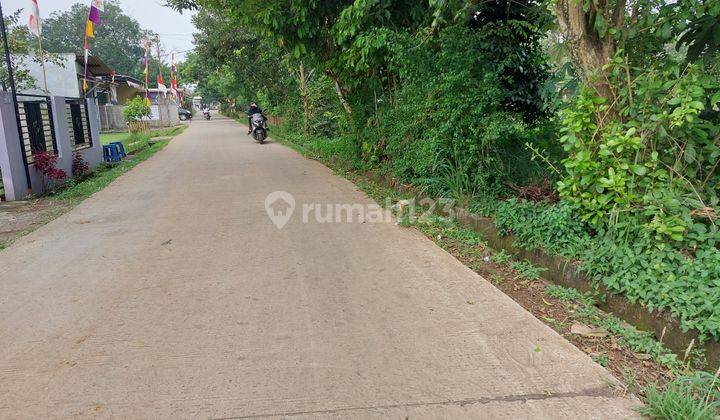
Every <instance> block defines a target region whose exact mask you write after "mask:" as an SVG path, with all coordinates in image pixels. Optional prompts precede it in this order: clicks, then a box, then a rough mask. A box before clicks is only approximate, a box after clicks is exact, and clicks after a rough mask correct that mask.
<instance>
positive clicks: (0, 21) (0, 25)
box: [0, 3, 32, 188]
mask: <svg viewBox="0 0 720 420" xmlns="http://www.w3.org/2000/svg"><path fill="white" fill-rule="evenodd" d="M0 30H2V41H3V47H5V65H7V73H8V84H9V85H10V94H11V95H12V101H13V107H14V109H15V122H16V123H17V130H18V139H20V151H21V154H22V159H23V164H24V165H25V179H27V184H28V188H31V187H32V183H31V181H30V168H29V167H28V162H27V156H25V142H24V141H23V136H22V123H21V122H20V108H19V106H18V100H17V90H16V89H15V75H14V74H13V69H12V60H11V59H10V47H9V46H8V40H7V28H6V27H5V15H4V14H3V11H2V3H0Z"/></svg>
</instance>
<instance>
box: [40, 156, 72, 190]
mask: <svg viewBox="0 0 720 420" xmlns="http://www.w3.org/2000/svg"><path fill="white" fill-rule="evenodd" d="M57 159H58V157H57V155H56V154H55V153H52V152H36V153H33V160H34V161H35V165H34V166H35V170H36V171H38V172H40V173H41V174H42V175H43V190H44V191H50V192H53V191H55V190H56V189H57V188H58V187H59V186H60V185H62V184H63V182H62V181H63V180H64V179H67V173H66V172H65V171H64V170H62V169H59V168H57V167H56V166H55V164H56V163H57Z"/></svg>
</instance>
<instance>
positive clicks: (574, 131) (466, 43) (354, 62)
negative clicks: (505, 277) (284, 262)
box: [170, 0, 720, 418]
mask: <svg viewBox="0 0 720 420" xmlns="http://www.w3.org/2000/svg"><path fill="white" fill-rule="evenodd" d="M170 3H171V4H174V5H175V6H176V7H178V8H181V9H188V8H197V9H199V11H198V14H197V17H196V18H195V23H196V25H197V27H198V29H199V33H198V34H197V35H196V49H195V51H194V52H192V53H191V54H190V55H189V57H188V61H187V62H186V63H185V65H184V66H183V68H182V69H181V72H182V73H184V76H185V78H186V79H192V80H196V81H198V82H199V83H200V84H199V92H200V94H201V95H203V97H207V98H213V99H218V100H220V101H221V102H222V103H223V105H224V112H226V113H228V114H234V113H235V114H237V113H242V112H243V111H244V109H243V108H244V107H245V106H246V104H247V103H249V102H250V101H251V100H255V101H258V102H259V103H260V104H261V105H262V106H263V107H264V108H265V109H266V110H268V111H269V112H270V113H271V114H272V115H275V116H277V117H278V118H280V120H281V126H280V127H272V128H271V129H274V130H276V131H275V132H276V133H279V134H280V135H281V137H283V138H284V140H285V141H287V142H288V143H291V144H293V145H294V147H296V148H298V149H299V150H301V151H303V152H304V153H306V154H307V155H309V156H313V157H316V158H318V159H320V160H322V161H324V162H326V163H327V164H329V165H330V166H334V167H336V168H337V167H339V168H343V169H342V170H343V171H351V172H352V173H354V174H363V173H367V172H372V173H374V174H381V175H383V176H385V177H387V178H391V179H392V180H393V184H394V185H395V186H407V187H409V188H411V189H413V190H414V191H416V192H420V193H422V194H424V195H430V196H436V197H450V198H453V199H455V200H456V201H457V202H458V203H460V204H462V205H463V206H465V207H468V208H469V209H471V210H472V211H474V212H476V213H478V214H482V215H485V216H490V217H492V218H493V219H494V220H495V222H496V224H497V226H498V227H499V228H500V229H501V230H502V231H503V232H506V233H513V234H514V235H515V236H516V237H517V238H518V245H520V246H523V247H528V248H543V249H545V250H547V251H550V252H552V253H555V254H558V255H562V256H565V257H569V258H571V259H573V260H577V261H580V263H581V266H582V268H583V270H584V271H585V272H586V274H588V275H589V276H590V277H591V278H592V279H593V281H594V282H595V284H596V285H597V286H603V288H604V289H605V290H607V291H608V292H610V293H615V294H619V295H622V296H625V297H626V298H627V299H628V300H630V301H631V302H638V303H640V304H642V305H644V306H645V307H646V308H648V309H650V310H665V311H669V312H670V313H671V314H672V315H673V316H675V317H676V318H677V319H678V320H679V321H680V322H681V324H682V327H683V328H684V329H686V330H692V331H695V332H697V334H698V343H696V345H699V344H701V343H704V342H709V341H720V248H719V246H720V229H718V222H720V218H719V217H720V202H719V201H720V198H719V197H718V195H719V193H720V168H719V167H718V166H720V165H719V162H720V109H719V108H718V105H719V103H720V77H719V76H720V67H718V66H719V64H718V53H719V47H720V42H719V41H718V40H720V36H718V34H720V2H718V1H717V0H704V1H697V0H680V1H677V2H670V1H664V0H615V1H608V2H596V1H580V2H578V1H572V0H555V1H552V2H547V1H544V0H523V1H505V0H497V1H491V2H477V1H468V0H448V1H434V0H431V1H429V2H411V3H407V2H399V1H376V0H356V1H352V2H351V1H341V2H338V1H329V0H327V1H316V2H289V1H287V0H271V1H269V2H264V3H263V5H262V6H261V5H260V4H258V3H254V2H241V1H232V0H231V1H229V2H228V1H226V0H223V1H220V0H171V1H170ZM228 10H230V11H228ZM273 11H286V12H273ZM238 58H241V59H238ZM247 62H252V63H253V64H252V66H248V65H246V63H247ZM355 176H356V175H353V177H355ZM441 236H442V235H441ZM493 255H495V256H496V257H497V254H493ZM497 258H502V257H497ZM467 263H468V264H473V263H472V262H471V261H470V262H467ZM506 264H510V266H508V269H509V270H512V272H513V273H515V274H514V275H513V276H518V277H519V278H522V279H525V280H523V281H525V282H528V283H527V284H528V285H532V284H534V283H537V282H539V281H540V280H538V279H537V277H538V276H539V274H540V272H539V271H538V270H541V269H540V268H533V267H531V266H528V264H527V263H526V262H523V261H511V260H508V261H507V262H506ZM471 266H472V265H471ZM503 283H510V282H501V283H499V285H498V287H499V288H501V289H502V290H503V291H505V292H506V293H508V294H510V295H511V296H512V293H511V290H506V289H505V288H503V286H502V284H503ZM516 283H517V281H513V282H512V284H516ZM543 293H545V294H546V295H547V296H545V295H543V296H545V299H546V300H547V299H548V298H550V299H556V300H558V302H560V303H557V306H558V307H559V306H565V305H572V306H573V307H574V308H575V309H573V314H572V316H573V317H572V321H570V320H562V319H561V320H558V319H557V318H556V317H554V316H552V315H549V316H547V317H546V318H549V319H547V320H546V322H547V323H548V324H549V325H551V324H553V323H557V324H558V325H565V324H567V323H570V327H572V325H573V324H572V323H573V322H579V323H582V324H583V325H585V326H586V327H588V328H590V329H594V328H602V329H603V330H604V331H605V333H606V334H608V335H609V336H614V335H616V334H619V335H621V336H623V337H626V338H624V339H620V338H618V339H617V345H618V346H619V347H621V348H623V346H625V347H624V348H628V349H629V350H628V351H630V352H632V353H634V354H643V355H649V357H650V359H651V360H653V361H654V363H657V366H662V369H661V370H660V371H661V372H668V375H664V374H663V375H662V378H660V377H658V378H655V379H657V387H658V388H653V387H652V386H651V385H650V384H649V382H644V383H643V385H642V388H643V390H641V392H640V393H641V394H642V393H643V392H644V393H645V395H646V396H647V397H648V398H647V399H646V401H647V403H648V410H650V411H647V412H646V414H648V415H653V416H659V417H669V418H672V417H678V416H681V417H682V416H684V415H686V414H688V413H690V414H692V413H695V414H697V416H696V418H703V413H705V414H707V413H713V415H715V414H717V412H716V406H715V405H713V404H715V394H716V391H717V382H716V381H714V380H712V381H707V380H701V379H698V378H701V377H703V375H704V374H703V373H701V372H700V373H695V368H697V367H701V366H699V363H695V362H694V361H696V360H700V359H701V357H699V356H698V355H695V354H693V355H688V356H687V357H679V356H678V355H673V354H670V353H669V352H668V351H667V350H661V349H660V347H657V346H655V344H650V342H651V339H652V337H650V336H649V335H648V334H645V333H639V332H638V334H640V335H637V336H634V335H633V334H629V333H627V334H626V333H625V332H623V331H625V327H623V326H622V325H621V324H622V323H621V322H620V321H619V320H617V319H613V318H612V317H611V316H610V315H608V316H606V315H598V314H596V313H594V312H593V310H592V308H596V307H595V305H594V304H592V303H591V301H589V300H588V299H590V297H585V296H575V297H574V298H572V299H570V297H569V296H570V294H571V292H569V291H560V290H559V289H548V290H546V291H544V292H543ZM553 293H554V294H555V296H552V294H553ZM593 298H594V297H593ZM548 301H549V302H550V300H548ZM555 305H556V304H553V306H555ZM546 306H547V305H546ZM529 310H530V309H529ZM550 318H551V319H550ZM541 319H543V318H541ZM576 329H577V328H576ZM571 341H572V340H571ZM623 343H624V344H623ZM576 344H578V343H576ZM658 344H659V343H658ZM581 348H582V347H581ZM690 351H691V352H692V351H693V349H690ZM593 357H594V359H595V360H596V361H598V363H601V364H605V365H608V366H610V365H611V364H612V363H613V361H612V360H613V358H612V357H611V355H609V354H607V353H605V354H597V355H594V356H593ZM643 357H645V356H643ZM645 361H648V360H645ZM691 361H692V362H691ZM623 363H625V362H623ZM630 365H631V366H634V367H635V368H637V369H640V368H638V367H637V366H638V364H632V363H631V364H630ZM640 365H642V363H640ZM713 368H714V367H709V369H710V370H711V371H712V372H710V373H709V375H710V376H711V377H716V375H715V372H714V369H713ZM637 369H636V370H637ZM641 370H642V369H641ZM614 371H615V370H614ZM615 372H616V374H617V375H618V376H619V377H622V373H621V372H620V371H615ZM698 375H699V376H698ZM673 378H678V379H673ZM688 378H691V379H688ZM645 390H646V391H647V392H645ZM651 390H652V391H651ZM702 390H704V391H702ZM682 398H686V399H687V401H692V402H693V403H692V404H695V406H694V407H695V408H693V407H691V406H690V405H685V404H684V403H683V402H682V401H681V399H682ZM668 401H671V402H672V404H670V403H668ZM673 404H675V405H674V406H673ZM661 405H663V406H665V407H675V408H667V409H666V408H661V407H660V406H661ZM696 408H697V409H698V410H696ZM652 410H654V411H652ZM673 410H675V411H673ZM688 410H690V411H688ZM695 414H692V415H695Z"/></svg>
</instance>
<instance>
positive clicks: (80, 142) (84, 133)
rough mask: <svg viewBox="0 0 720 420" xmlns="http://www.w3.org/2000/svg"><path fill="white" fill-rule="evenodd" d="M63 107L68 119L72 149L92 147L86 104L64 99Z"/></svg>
mask: <svg viewBox="0 0 720 420" xmlns="http://www.w3.org/2000/svg"><path fill="white" fill-rule="evenodd" d="M65 106H66V111H67V118H68V134H69V135H70V143H71V144H72V145H73V147H74V149H75V150H77V149H82V148H85V147H91V146H92V145H93V139H92V131H91V130H90V118H88V109H87V102H85V100H83V99H66V100H65Z"/></svg>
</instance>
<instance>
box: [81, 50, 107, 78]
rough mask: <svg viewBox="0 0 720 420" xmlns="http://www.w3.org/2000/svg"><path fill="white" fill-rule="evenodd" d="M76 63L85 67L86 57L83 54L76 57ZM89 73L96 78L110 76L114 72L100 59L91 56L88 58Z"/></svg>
mask: <svg viewBox="0 0 720 420" xmlns="http://www.w3.org/2000/svg"><path fill="white" fill-rule="evenodd" d="M75 62H77V63H78V64H80V65H81V66H84V65H85V56H84V55H82V54H76V55H75ZM88 71H89V72H90V73H91V74H93V75H94V76H110V75H111V74H112V72H113V70H112V69H111V68H110V67H108V65H107V64H105V62H104V61H102V60H101V59H100V57H98V56H96V55H91V56H90V57H88Z"/></svg>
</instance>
